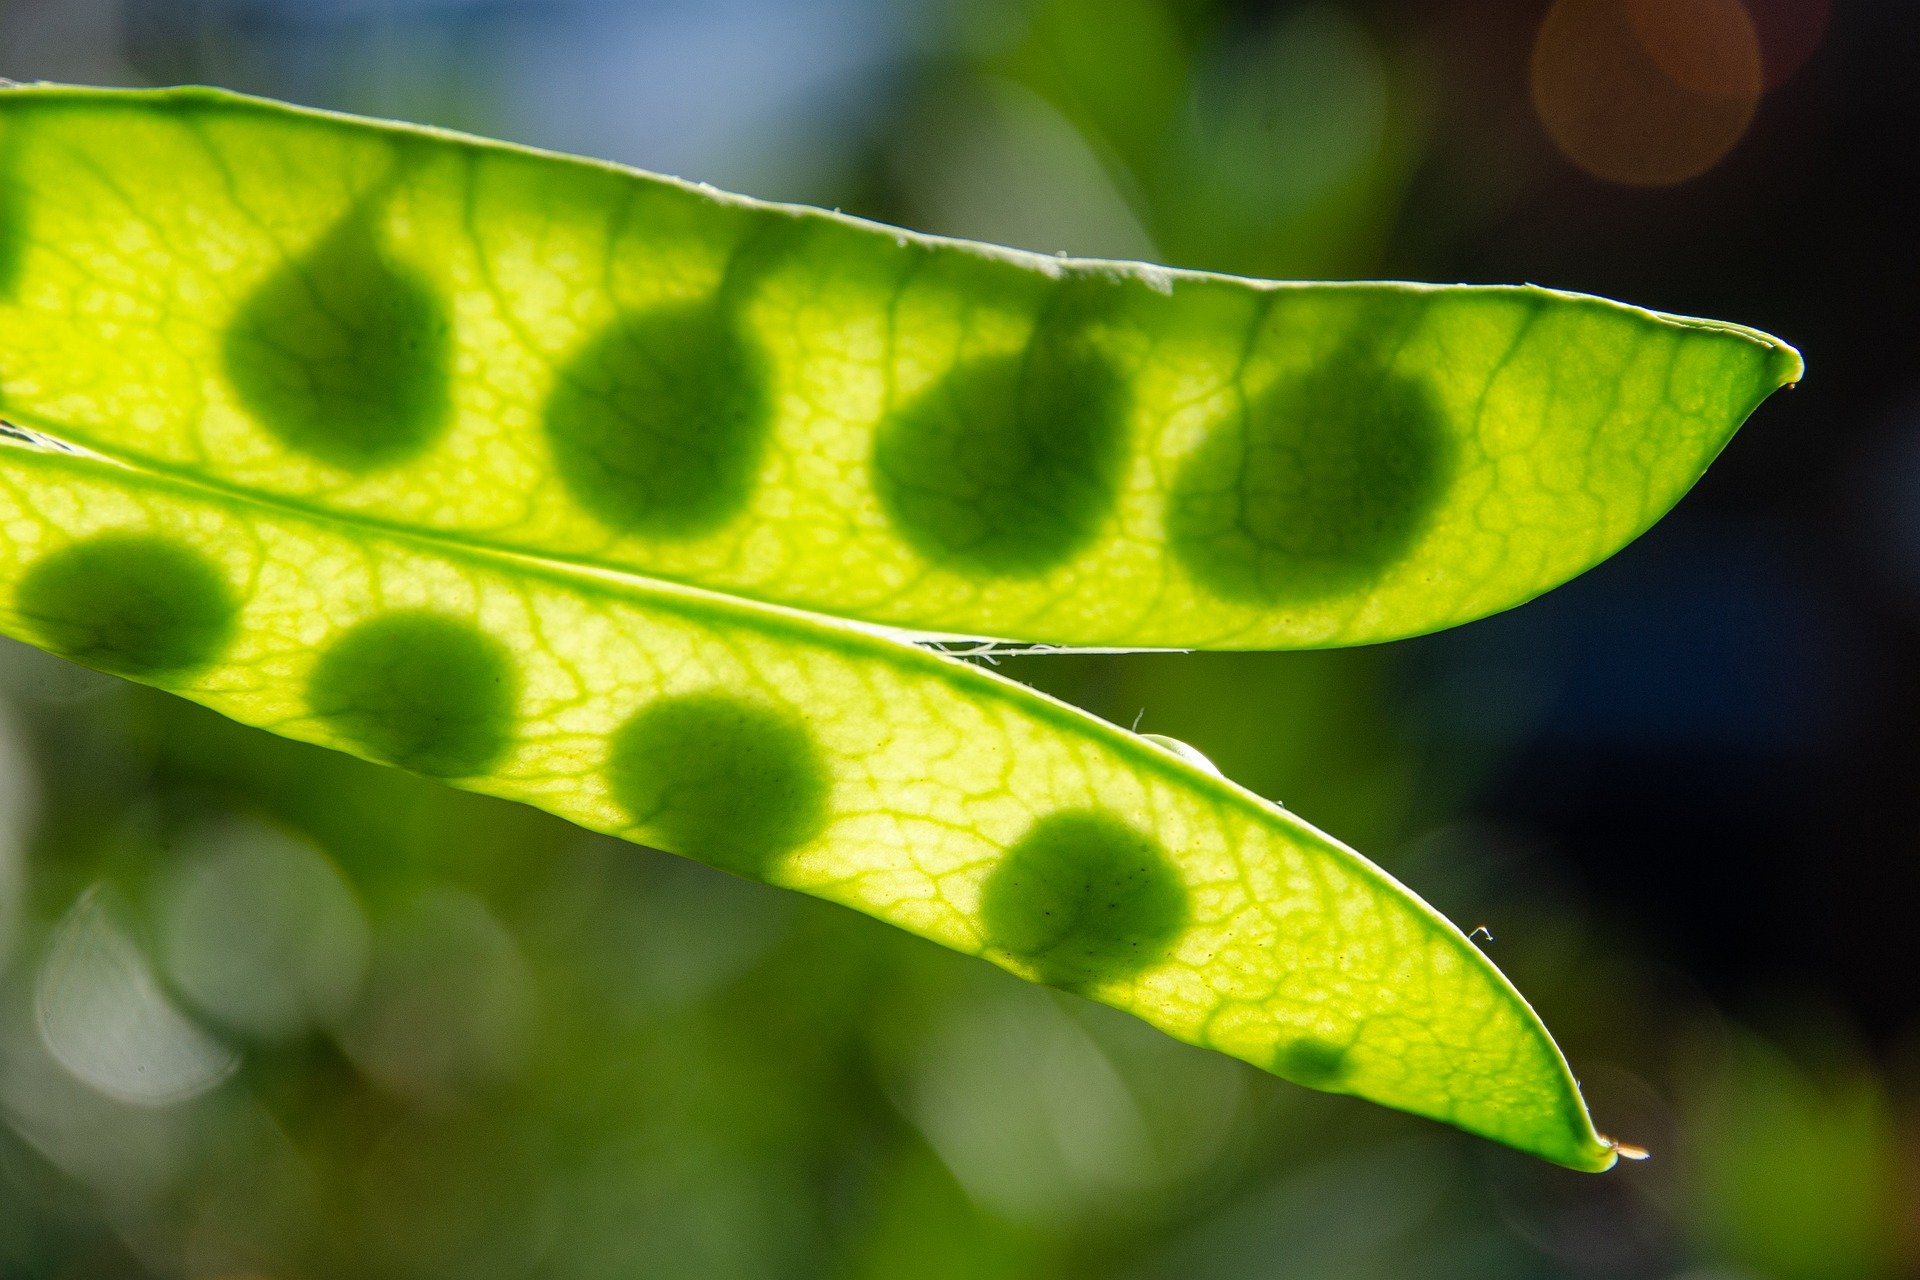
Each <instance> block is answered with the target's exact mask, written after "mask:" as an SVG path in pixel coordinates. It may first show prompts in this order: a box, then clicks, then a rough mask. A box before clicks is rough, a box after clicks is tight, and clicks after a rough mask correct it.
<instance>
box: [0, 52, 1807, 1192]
mask: <svg viewBox="0 0 1920 1280" xmlns="http://www.w3.org/2000/svg"><path fill="white" fill-rule="evenodd" d="M1798 372H1799V362H1798V357H1797V356H1796V355H1795V354H1794V353H1793V352H1792V351H1791V350H1790V349H1788V348H1786V347H1784V346H1782V345H1781V344H1779V343H1777V342H1775V341H1774V340H1773V339H1770V338H1767V337H1765V336H1764V335H1760V334H1756V333H1754V332H1752V331H1750V330H1745V329H1740V328H1737V327H1734V326H1728V325H1719V324H1712V323H1708V322H1702V321H1690V320H1680V319H1675V318H1672V317H1664V316H1658V315H1654V314H1652V313H1649V312H1644V311H1639V310H1635V309H1632V308H1628V307H1623V306H1619V305H1617V304H1614V303H1609V302H1604V301H1601V300H1598V299H1592V298H1581V297H1575V296H1571V295H1566V294H1558V293H1552V292H1548V291H1545V290H1538V289H1517V288H1430V287H1420V286H1411V285H1391V284H1387V285H1279V284H1272V283H1266V282H1256V281H1245V280H1233V279H1228V278H1224V277H1216V276H1201V275H1194V274H1187V273H1179V272H1170V271H1166V270H1162V269H1160V268H1155V267H1148V266H1141V265H1130V264H1112V263H1083V262H1070V261H1065V260H1055V259H1047V258H1039V257H1034V256H1031V255H1026V254H1017V253H1012V252H1008V251H1004V250H998V249H992V248H988V247H985V246H979V245H969V244H962V243H957V242H950V241H939V240H932V239H928V238H925V237H919V236H913V235H909V234H907V233H904V232H897V231H892V230H889V229H886V228H881V227H877V226H874V225H871V224H867V223H862V222H858V221H855V220H853V219H848V218H843V217H839V216H837V215H831V214H826V213H821V212H817V211H812V210H802V209H792V208H783V207H776V206H769V205H763V204H758V203H754V202H751V201H745V200H740V199H736V198H733V197H727V196H722V195H719V194H716V193H713V192H711V191H707V190H704V189H696V188H692V187H688V186H685V185H683V184H680V183H676V182H672V181H669V180H666V179H661V178H656V177H651V176H648V175H644V174H637V173H633V172H629V171H625V170H619V169H614V168H610V167H607V166H602V165H596V164H592V163H588V162H583V161H577V160H570V159H564V158H561V157H555V156H549V155H542V154H538V153H534V152H529V151H525V150H521V149H517V148H512V147H507V146H503V145H499V144H494V143H487V142H481V141H477V140H472V139H465V138H458V137H454V136H451V135H447V134H443V133H437V132H433V131H429V130H422V129H415V128H409V127H404V126H395V125H386V124H377V123H373V122H366V121H355V120H350V119H346V118H342V117H336V116H327V115H322V114H318V113H313V112H306V111H300V110H296V109H292V108H287V107H282V106H279V105H276V104H271V103H264V102H258V101H253V100H248V99H243V98H237V97H234V96H231V95H227V94H221V93H215V92H211V91H206V90H178V91H164V92H157V93H138V92H132V93H129V92H111V91H98V90H77V89H64V88H57V87H27V88H13V89H5V90H0V416H3V417H4V418H5V419H6V420H7V421H9V422H11V423H13V424H16V426H17V427H20V428H25V429H26V430H24V431H15V432H13V433H11V434H12V435H14V436H15V439H14V440H13V441H11V442H7V443H0V534H4V536H0V631H4V632H5V633H7V634H10V635H15V636H19V637H21V638H24V639H26V640H29V641H31V642H33V643H37V644H40V645H42V646H44V647H46V648H48V649H51V650H53V651H55V652H59V653H63V654H66V655H68V656H70V657H73V658H75V659H77V660H79V661H82V662H85V663H88V664H90V665H93V666H96V667H99V668H101V669H103V670H108V671H113V672H117V673H119V674H122V675H125V676H128V677H130V678H133V679H138V680H143V681H146V682H149V683H153V684H156V685H159V686H161V687H164V688H168V689H172V690H174V691H176V692H179V693H181V694H183V695H184V696H187V697H190V698H193V699H196V700H198V701H200V702H203V703H205V704H207V705H208V706H211V707H214V708H216V709H217V710H219V711H221V712H224V713H225V714H227V715H230V716H232V717H234V718H235V719H238V720H241V721H244V722H247V723H250V724H255V725H259V726H262V727H264V728H267V729H271V730H273V731H274V732H277V733H282V734H286V735H288V736H291V737H296V738H302V739H306V740H310V741H314V742H319V743H323V744H326V745H329V746H333V747H337V748H340V749H342V750H346V751H351V752H354V753H356V754H359V755H362V756H365V757H367V758H370V759H374V760H379V761H384V762H387V763H390V764H394V765H398V766H401V767H405V768H409V769H412V770H415V771H416V772H420V773H424V774H427V775H430V776H434V777H439V778H443V779H445V780H447V781H449V782H451V783H453V784H454V785H458V786H462V787H468V788H472V789H475V790H481V791H486V792H489V793H492V794H497V795H501V796H506V797H510V798H514V799H518V800H523V801H526V802H529V803H532V804H536V805H539V806H541V807H543V808H546V809H549V810H551V811H552V812H554V813H557V814H560V815H563V816H565V817H567V818H569V819H572V820H573V821H576V822H579V823H581V824H582V825H584V826H587V827H591V828H594V829H597V830H602V831H608V832H612V833H615V834H619V835H623V836H627V837H630V838H633V839H636V840H644V841H646V842H648V843H651V844H656V845H659V846H661V847H663V848H667V849H670V850H674V851H676V852H679V853H683V854H687V855H689V856H692V857H696V858H700V859H703V860H705V861H708V862H711V863H714V864H716V865H719V866H722V867H725V868H727V869H729V870H732V871H735V872H738V873H740V874H744V875H749V876H753V877H756V878H760V879H764V880H767V881H770V882H772V883H776V884H781V885H785V886H789V887H792V888H796V889H800V890H803V891H806V892H809V893H814V894H817V895H820V896H822V897H826V898H830V899H833V900H835V901H839V902H843V903H846V904H848V905H850V906H853V907H855V908H857V909H859V910H862V911H865V912H868V913H870V914H873V915H875V916H878V917H880V918H882V919H885V920H888V921H891V922H893V923H895V924H898V925H900V926H902V927H904V928H907V929H910V930H912V931H914V932H916V933H919V934H922V935H924V936H926V937H929V938H932V939H935V940H937V941H939V942H942V943H944V944H946V945H948V946H952V947H955V948H958V949H960V950H963V951H967V952H970V953H975V954H980V955H983V956H986V957H987V958H989V959H992V960H994V961H995V962H997V963H999V964H1002V965H1004V966H1006V967H1007V968H1009V969H1012V970H1014V971H1015V972H1018V973H1021V974H1023V975H1025V976H1027V977H1029V978H1032V979H1035V980H1037V981H1042V982H1047V983H1051V984H1053V985H1056V986H1060V987H1063V988H1066V989H1070V990H1075V991H1079V992H1082V993H1084V994H1086V995H1089V996H1091V997H1093V998H1095V999H1099V1000H1103V1001H1105V1002H1107V1003H1109V1004H1112V1005H1115V1006H1117V1007H1119V1008H1122V1009H1126V1010H1129V1011H1131V1012H1133V1013H1135V1014H1137V1015H1138V1016H1140V1017H1141V1018H1143V1019H1145V1020H1147V1021H1148V1022H1151V1023H1153V1024H1154V1025H1156V1026H1159V1027H1161V1028H1163V1029H1165V1030H1167V1031H1168V1032H1170V1033H1172V1034H1174V1035H1176V1036H1179V1037H1181V1038H1184V1039H1187V1040H1190V1041H1193V1042H1194V1043H1197V1044H1203V1045H1207V1046H1210V1047H1213V1048H1216V1049H1219V1050H1221V1051H1223V1052H1226V1053H1230V1054H1233V1055H1235V1056H1237V1057H1241V1058H1244V1059H1247V1060H1248V1061H1251V1062H1255V1063H1258V1064H1260V1065H1261V1066H1263V1067H1266V1068H1268V1069H1269V1070H1273V1071H1276V1072H1278V1073H1279V1074H1281V1075H1284V1076H1287V1077H1289V1078H1291V1079H1294V1080H1297V1081H1300V1082H1302V1083H1305V1084H1309V1085H1312V1086H1314V1087H1316V1088H1322V1089H1330V1090H1335V1091H1340V1092H1348V1093H1353V1094H1356V1095H1358V1096H1361V1097H1365V1098H1370V1099H1373V1100H1375V1101H1377V1102H1381V1103H1384V1104H1385V1105H1388V1106H1392V1107H1398V1108H1402V1109H1405V1110H1408V1111H1412V1112H1416V1113H1419V1114H1422V1115H1427V1116H1433V1117H1436V1118H1439V1119H1442V1120H1445V1121H1448V1122H1450V1123H1453V1124H1456V1125H1458V1126H1460V1127H1462V1128H1464V1129H1468V1130H1471V1131H1473V1132H1475V1133H1480V1134H1485V1135H1487V1136H1488V1137H1491V1138H1494V1139H1496V1140H1498V1141H1501V1142H1505V1143H1509V1144H1511V1145H1513V1146H1516V1147H1519V1148H1521V1149H1523V1150H1527V1151H1531V1152H1534V1153H1536V1154H1538V1155H1541V1156H1543V1157H1545V1158H1547V1159H1550V1160H1554V1161H1558V1162H1560V1163H1562V1164H1566V1165H1569V1166H1572V1167H1574V1168H1581V1169H1600V1168H1605V1167H1607V1166H1608V1165H1610V1164H1611V1163H1612V1161H1613V1158H1614V1155H1615V1148H1614V1146H1613V1145H1612V1144H1611V1143H1610V1142H1609V1141H1607V1140H1606V1139H1603V1138H1601V1137H1599V1136H1598V1135H1597V1134H1596V1133H1595V1131H1594V1129H1593V1127H1592V1124H1591V1122H1590V1121H1589V1120H1588V1117H1587V1114H1586V1111H1585V1108H1584V1106H1583V1104H1582V1102H1581V1099H1580V1096H1579V1091H1578V1089H1577V1087H1576V1086H1575V1084H1574V1082H1573V1079H1572V1077H1571V1075H1570V1074H1569V1072H1568V1069H1567V1066H1566V1063H1565V1062H1564V1060H1563V1059H1562V1058H1561V1056H1560V1054H1559V1051H1558V1050H1557V1049H1556V1048H1555V1047H1554V1044H1553V1042H1552V1040H1551V1039H1550V1038H1549V1037H1548V1035H1547V1033H1546V1031H1545V1029H1544V1028H1543V1027H1542V1026H1541V1024H1540V1022H1539V1020H1538V1019H1537V1018H1536V1017H1535V1016H1534V1014H1533V1012H1532V1010H1531V1009H1529V1008H1528V1007H1527V1005H1526V1004H1525V1002H1524V1001H1523V1000H1522V999H1521V998H1520V997H1519V995H1518V994H1517V993H1516V992H1515V991H1514V990H1513V988H1512V987H1511V986H1510V985H1508V983H1507V982H1506V980H1505V979H1504V978H1503V977H1502V976H1501V975H1500V974H1499V972H1498V971H1497V970H1496V969H1495V968H1494V967H1493V966H1492V965H1491V964H1490V963H1489V962H1488V961H1487V960H1486V958H1485V957H1484V956H1482V955H1481V953H1480V952H1479V951H1478V950H1477V949H1476V948H1475V947H1473V946H1472V945H1471V943H1469V942H1468V940H1467V939H1466V938H1464V937H1463V936H1462V935H1461V934H1460V932H1459V931H1458V930H1457V929H1455V928H1453V927H1452V926H1451V925H1449V924H1447V923H1446V922H1445V921H1444V920H1442V919H1441V918H1440V917H1439V916H1437V915H1436V914H1435V913H1434V912H1433V911H1432V910H1431V909H1430V908H1428V907H1427V906H1426V905H1425V904H1424V903H1422V902H1420V901H1419V900H1418V899H1417V898H1415V897H1414V896H1412V895H1411V894H1410V893H1409V892H1407V890H1405V889H1404V888H1402V887H1401V886H1400V885H1399V884H1397V883H1396V882H1395V881H1393V880H1392V879H1391V878H1390V877H1389V876H1387V875H1385V874H1384V873H1383V872H1381V871H1380V870H1378V869H1377V868H1375V867H1373V866H1372V865H1371V864H1369V863H1367V862H1366V861H1365V860H1364V859H1362V858H1360V857H1359V856H1358V855H1357V854H1355V853H1353V852H1352V851H1351V850H1348V849H1346V848H1344V847H1343V846H1341V845H1339V844H1338V843H1336V842H1335V841H1333V840H1331V839H1329V838H1328V837H1326V836H1324V835H1322V834H1321V833H1319V832H1318V831H1316V830H1314V829H1313V828H1311V827H1310V826H1308V825H1306V824H1305V823H1303V822H1302V821H1300V820H1299V819H1297V818H1294V817H1292V816H1291V815H1289V814H1287V813H1286V812H1284V811H1283V810H1281V809H1279V808H1278V807H1276V806H1274V805H1271V804H1268V803H1266V802H1264V801H1262V800H1260V799H1259V798H1257V797H1255V796H1253V795H1251V794H1249V793H1248V792H1246V791H1244V790H1243V789H1241V788H1239V787H1236V786H1235V785H1233V784H1232V783H1230V782H1228V781H1225V780H1223V779H1221V778H1220V777H1218V776H1217V775H1216V774H1214V773H1213V772H1212V771H1211V770H1210V769H1208V768H1206V767H1204V762H1196V761H1195V760H1193V759H1190V758H1188V757H1187V756H1186V755H1184V754H1182V753H1180V752H1177V751H1173V750H1169V749H1166V748H1164V747H1162V746H1159V745H1155V744H1154V743H1151V742H1148V741H1146V740H1143V739H1140V738H1137V737H1135V736H1133V735H1131V734H1127V733H1123V732H1121V731H1119V730H1117V729H1115V728H1113V727H1112V726H1109V725H1106V724H1104V723H1102V722H1100V721H1097V720H1094V719H1092V718H1091V717H1088V716H1086V715H1083V714H1081V713H1079V712H1077V711H1074V710H1073V709H1071V708H1069V707H1065V706H1063V705H1061V704H1059V703H1057V702H1054V701H1052V700H1050V699H1048V698H1045V697H1043V696H1041V695H1038V694H1035V693H1033V692H1031V691H1029V690H1026V689H1024V688H1021V687H1020V686H1018V685H1015V684H1012V683H1010V682H1008V681H1005V680H1002V679H1000V678H998V677H996V676H994V675H992V674H990V673H988V672H984V671H981V670H979V669H976V668H974V667H971V666H967V665H965V664H962V663H959V662H956V661H954V660H952V659H948V658H945V657H941V656H939V655H936V654H933V653H930V652H927V651H925V650H922V649H919V648H916V647H914V646H912V645H910V644H907V643H904V642H903V641H902V640H900V639H897V638H893V637H890V636H888V635H887V634H884V633H883V632H882V631H881V630H879V629H877V628H875V627H870V626H863V625H857V624H880V625H881V626H883V627H891V628H897V629H900V630H904V631H910V632H918V633H922V634H943V635H966V636H988V637H1008V638H1019V639H1024V640H1030V641H1042V642H1053V643H1061V644H1081V645H1121V646H1157V645H1167V646H1190V647H1198V646H1225V647H1263V646H1264V647H1285V646H1299V645H1327V644H1343V643H1356V642H1361V641H1366V640H1377V639H1382V638H1386V637H1390V636H1396V635H1405V634H1411V633H1414V632H1420V631H1426V630H1431V629H1434V628H1437V627H1442V626H1446V625H1448V624H1450V623H1454V622H1458V621H1462V620H1464V619H1467V618H1471V617H1475V616H1478V615H1481V614H1484V613H1487V612H1490V611H1492V610H1495V609H1499V608H1503V607H1506V606H1508V605H1512V604H1515V603H1518V602H1519V601H1521V600H1524V599H1526V598H1528V597H1530V596H1532V595H1534V594H1536V593H1538V592H1540V591H1542V590H1545V589H1546V588H1548V587H1550V586H1552V585H1554V584H1555V583H1557V582H1560V581H1562V580H1564V579H1565V578H1567V577H1569V576H1571V575H1572V574H1574V573H1577V572H1579V571H1580V570H1581V569H1584V568H1585V567H1587V566H1589V565H1591V564H1593V563H1594V562H1596V561H1598V560H1600V559H1602V558H1604V557H1605V556H1606V555H1608V554H1610V553H1611V552H1612V551H1613V550H1615V549H1617V548H1618V547H1619V546H1620V545H1621V544H1622V543H1624V542H1625V541H1626V540H1628V539H1629V538H1631V537H1632V536H1634V535H1635V534H1636V533H1638V532H1639V531H1640V530H1641V529H1643V528H1645V527H1646V526H1647V525H1648V524H1649V523H1650V522H1651V521H1652V520H1654V519H1655V518H1657V517H1658V515H1659V514H1660V513H1661V512H1662V511H1664V510H1665V509H1666V508H1667V507H1668V506H1669V505H1671V503H1672V502H1674V501H1675V500H1676V499H1677V498H1678V496H1679V495H1680V494H1681V493H1682V492H1684V491H1685V489H1686V488H1687V487H1688V486H1689V485H1690V484H1691V483H1692V482H1693V480H1694V479H1695V478H1696V477H1697V475H1698V473H1699V471H1700V469H1701V468H1702V467H1704V466H1705V465H1706V463H1707V462H1708V461H1709V460H1710V459H1711V457H1712V456H1713V454H1714V453H1715V452H1716V451H1717V450H1718V449H1719V448H1720V447H1721V446H1722V444H1724V442H1725V440H1726V438H1727V436H1728V435H1729V434H1730V433H1731V431H1732V430H1733V429H1734V428H1735V427H1736V426H1737V425H1738V424H1739V422H1740V420H1741V419H1742V418H1744V417H1745V415H1746V414H1747V413H1748V412H1749V411H1750V410H1751V409H1752V408H1753V406H1754V405H1755V404H1757V403H1758V402H1759V401H1760V400H1761V399H1762V398H1763V397H1764V396H1765V395H1766V394H1767V393H1768V392H1769V391H1771V390H1772V389H1773V388H1775V387H1776V386H1778V385H1780V384H1781V383H1783V382H1786V381H1790V380H1792V379H1793V378H1795V377H1797V376H1798ZM36 442H37V444H36ZM76 448H77V450H78V451H76ZM784 606H794V607H793V608H788V607H784ZM803 611H804V612H803Z"/></svg>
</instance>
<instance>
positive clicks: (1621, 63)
mask: <svg viewBox="0 0 1920 1280" xmlns="http://www.w3.org/2000/svg"><path fill="white" fill-rule="evenodd" d="M1532 87H1533V103H1534V109H1535V110H1536V111H1537V112H1538V113H1539V116H1540V121H1541V123H1542V124H1543V125H1544V126H1545V127H1546V131H1547V134H1548V136H1549V137H1551V138H1552V139H1553V142H1554V145H1555V146H1557V147H1559V148H1560V150H1561V152H1562V153H1564V154H1565V155H1566V157H1567V158H1568V159H1570V160H1572V161H1573V162H1574V163H1575V164H1577V165H1579V166H1580V167H1581V168H1582V169H1585V170H1586V171H1587V172H1588V173H1591V174H1592V175H1594V176H1595V177H1597V178H1602V179H1605V180H1607V181H1609V182H1618V183H1625V184H1629V185H1632V186H1648V187H1658V186H1671V185H1673V184H1675V183H1680V182H1685V181H1687V180H1688V179H1689V178H1694V177H1698V176H1699V175H1700V174H1702V173H1705V172H1706V171H1707V170H1708V169H1711V168H1712V167H1713V166H1714V165H1715V164H1718V163H1719V162H1720V160H1721V159H1722V158H1723V157H1724V156H1725V155H1726V154H1727V153H1728V152H1729V151H1731V150H1733V148H1734V146H1735V144H1737V143H1738V142H1739V141H1740V139H1741V137H1742V136H1744V135H1745V133H1746V131H1747V126H1748V125H1749V124H1751V123H1752V121H1753V113H1754V110H1755V108H1756V107H1757V106H1758V105H1759V101H1760V94H1761V92H1762V90H1763V88H1764V87H1765V77H1764V74H1763V69H1762V61H1761V55H1760V40H1759V36H1758V34H1757V32H1756V31H1755V28H1754V25H1753V19H1752V16H1751V15H1750V14H1749V13H1748V12H1747V9H1746V6H1745V5H1744V4H1742V3H1740V0H1557V3H1555V5H1554V6H1553V8H1552V10H1551V11H1549V12H1548V14H1547V16H1546V19H1545V21H1543V22H1542V23H1541V24H1540V33H1539V36H1538V38H1537V39H1536V40H1535V41H1534V46H1533V66H1532Z"/></svg>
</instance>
